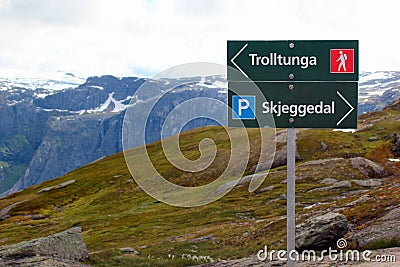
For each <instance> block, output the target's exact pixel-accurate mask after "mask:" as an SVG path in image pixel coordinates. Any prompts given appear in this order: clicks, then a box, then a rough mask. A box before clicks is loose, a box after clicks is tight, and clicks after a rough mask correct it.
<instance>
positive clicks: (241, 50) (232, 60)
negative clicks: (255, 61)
mask: <svg viewBox="0 0 400 267" xmlns="http://www.w3.org/2000/svg"><path fill="white" fill-rule="evenodd" d="M248 45H249V44H245V45H244V46H243V47H242V49H240V50H239V52H237V53H236V55H235V56H234V57H233V58H232V59H231V62H232V64H233V65H235V67H236V68H237V69H238V70H240V72H241V73H243V75H244V76H246V77H247V78H249V76H247V74H246V73H245V72H244V71H243V70H242V69H241V68H240V67H239V65H238V64H236V62H235V59H236V58H237V57H238V56H239V54H240V53H242V52H243V50H245V49H246V47H247V46H248Z"/></svg>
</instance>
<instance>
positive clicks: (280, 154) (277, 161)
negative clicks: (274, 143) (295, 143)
mask: <svg viewBox="0 0 400 267" xmlns="http://www.w3.org/2000/svg"><path fill="white" fill-rule="evenodd" d="M300 159H301V158H300V155H299V152H298V151H297V149H296V161H299V160H300ZM286 163H287V146H286V145H285V146H283V147H281V148H280V149H278V150H277V151H276V152H275V155H274V160H273V162H272V165H271V162H270V161H269V162H268V161H267V162H265V163H262V162H260V163H259V164H258V165H254V166H253V167H251V169H250V173H254V172H255V171H256V168H257V167H258V169H257V172H262V171H265V170H268V169H269V168H276V167H279V166H284V165H286Z"/></svg>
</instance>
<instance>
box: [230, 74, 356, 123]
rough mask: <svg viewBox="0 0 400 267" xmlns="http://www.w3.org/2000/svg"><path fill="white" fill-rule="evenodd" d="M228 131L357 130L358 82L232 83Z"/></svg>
mask: <svg viewBox="0 0 400 267" xmlns="http://www.w3.org/2000/svg"><path fill="white" fill-rule="evenodd" d="M228 87H229V94H228V104H229V107H231V109H230V111H229V112H228V118H229V121H228V126H229V127H243V126H244V127H249V128H254V127H257V128H258V127H260V128H262V127H274V128H291V127H295V128H342V129H355V128H357V105H358V83H357V82H297V83H296V82H293V83H288V82H256V83H255V84H254V83H252V82H229V84H228Z"/></svg>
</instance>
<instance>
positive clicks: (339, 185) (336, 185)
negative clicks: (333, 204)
mask: <svg viewBox="0 0 400 267" xmlns="http://www.w3.org/2000/svg"><path fill="white" fill-rule="evenodd" d="M350 187H351V183H350V181H347V180H344V181H339V182H336V183H333V184H331V185H329V186H324V187H319V188H316V189H312V190H310V191H308V192H314V191H328V190H332V189H342V188H350Z"/></svg>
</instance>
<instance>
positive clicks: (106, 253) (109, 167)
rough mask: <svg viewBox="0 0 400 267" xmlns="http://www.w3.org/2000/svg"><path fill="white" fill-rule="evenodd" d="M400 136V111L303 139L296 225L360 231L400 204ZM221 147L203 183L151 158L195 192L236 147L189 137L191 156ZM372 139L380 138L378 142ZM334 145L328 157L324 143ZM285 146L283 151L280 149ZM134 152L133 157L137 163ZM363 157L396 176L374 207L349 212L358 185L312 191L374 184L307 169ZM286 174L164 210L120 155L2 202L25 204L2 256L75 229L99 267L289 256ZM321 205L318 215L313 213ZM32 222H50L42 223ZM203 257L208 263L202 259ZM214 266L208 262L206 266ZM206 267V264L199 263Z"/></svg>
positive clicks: (355, 173)
mask: <svg viewBox="0 0 400 267" xmlns="http://www.w3.org/2000/svg"><path fill="white" fill-rule="evenodd" d="M399 131H400V107H399V104H397V105H394V106H392V107H390V108H388V109H385V110H383V111H380V112H375V113H370V114H365V115H363V116H361V117H360V126H359V130H358V131H357V132H355V133H344V132H336V131H332V130H302V131H300V132H299V133H298V141H297V145H298V151H299V153H300V156H301V158H302V160H301V162H299V163H298V167H297V169H296V176H297V181H296V201H297V208H296V213H297V223H298V222H301V221H302V220H303V219H305V218H306V217H309V216H310V215H312V214H316V213H319V212H323V211H325V210H329V209H332V208H335V209H338V208H339V209H340V208H342V209H341V210H342V213H343V214H344V215H346V217H347V218H348V219H349V220H350V221H351V222H352V223H353V224H354V226H355V227H356V228H357V227H359V228H362V227H363V226H364V225H365V223H367V222H368V221H369V220H371V219H372V218H376V217H378V216H380V215H382V214H383V213H384V212H385V209H386V208H387V207H391V206H396V205H398V204H399V203H400V201H399V200H400V199H399V198H400V188H399V187H394V186H393V184H395V183H396V182H400V176H399V172H398V170H399V167H400V163H399V162H389V161H388V158H393V157H394V156H393V155H392V154H391V147H392V146H393V144H392V143H393V140H392V139H393V138H392V135H393V134H394V133H399ZM248 132H249V135H250V136H251V149H252V154H251V159H250V163H249V164H248V168H247V170H249V169H250V168H251V167H252V166H253V165H254V164H256V162H257V155H258V153H259V140H260V139H259V132H258V130H257V129H249V130H248ZM205 137H210V138H212V139H214V140H216V144H217V147H218V149H219V150H218V154H217V158H216V161H215V162H214V163H213V164H212V165H211V166H210V168H208V169H207V170H205V171H203V172H200V173H198V174H189V173H183V172H181V171H179V170H177V169H174V168H173V167H172V166H170V165H169V164H168V163H167V161H166V159H165V157H164V155H163V154H162V152H161V145H160V143H159V142H156V143H153V144H151V145H149V149H148V151H149V155H150V158H151V159H152V161H153V162H154V163H155V164H156V166H158V167H157V168H158V170H159V171H160V172H161V173H163V174H164V175H165V176H166V177H168V178H169V179H170V180H171V181H173V182H175V183H177V184H181V185H185V186H194V185H202V184H205V183H208V182H210V181H212V180H213V179H215V177H216V176H217V175H218V174H219V173H221V171H223V167H224V166H226V162H227V159H228V157H227V155H228V153H229V147H230V146H229V139H228V137H227V135H226V132H225V131H224V129H223V128H221V127H205V128H200V129H195V130H192V131H189V132H186V133H183V134H182V135H181V137H180V143H181V148H182V150H183V153H184V154H185V155H186V156H187V157H188V158H192V159H195V158H197V157H198V156H199V151H198V142H199V140H201V139H203V138H205ZM371 137H374V139H373V140H375V138H376V140H375V141H371V139H370V138H371ZM322 142H323V143H325V144H326V145H327V148H326V149H321V143H322ZM280 145H281V144H278V147H279V146H280ZM134 152H135V150H132V151H131V153H134ZM357 155H359V156H362V157H365V158H368V159H371V160H373V161H375V162H378V163H380V164H381V165H382V166H385V168H386V169H387V171H388V172H390V173H391V174H392V175H391V176H389V177H387V178H385V179H383V180H382V182H383V185H382V186H380V187H378V188H370V189H368V190H369V193H368V194H369V195H371V196H373V197H372V199H370V200H368V201H367V202H365V203H362V204H360V205H356V206H351V207H348V206H346V204H347V203H349V202H351V201H353V200H355V199H357V198H359V196H360V194H362V193H365V190H363V188H361V187H360V186H359V185H356V184H354V183H352V186H351V187H350V188H345V189H337V190H329V191H312V192H310V190H312V189H315V188H318V187H323V186H325V185H323V184H321V183H320V181H321V180H322V179H323V178H327V177H329V178H335V179H337V180H339V181H341V180H350V179H360V180H362V179H366V177H365V176H364V175H363V174H362V173H361V172H360V171H359V170H357V169H355V168H353V167H352V166H351V164H350V163H349V161H346V160H343V161H331V162H328V163H326V164H311V165H310V164H303V163H305V162H308V161H311V160H315V159H328V158H335V157H345V158H348V157H351V156H357ZM285 176H286V170H285V167H278V168H276V169H274V170H273V171H272V172H271V173H270V175H269V176H268V177H267V179H266V181H265V182H264V184H263V185H262V186H261V187H260V188H265V187H267V186H271V185H272V186H273V190H269V191H265V192H263V193H250V192H248V189H247V188H248V186H247V185H242V186H238V187H237V188H235V189H234V190H233V191H231V192H230V193H229V194H227V195H226V196H225V197H223V198H222V199H220V200H218V201H216V202H214V203H212V204H209V205H206V206H201V207H196V208H178V207H172V206H169V205H166V204H164V203H160V202H159V201H157V200H155V199H153V198H151V197H150V196H148V195H147V194H146V193H144V192H143V191H142V190H141V189H140V188H139V187H138V186H137V184H136V183H135V181H134V180H133V179H132V177H131V176H130V174H129V171H128V169H127V167H126V164H125V160H124V157H123V154H122V153H119V154H116V155H113V156H110V157H107V158H104V159H101V160H99V161H97V162H94V163H92V164H89V165H87V166H85V167H82V168H80V169H77V170H75V171H73V172H70V173H68V174H67V175H65V176H63V177H60V178H58V179H55V180H52V181H48V182H45V183H43V184H40V185H35V186H33V187H30V188H28V189H26V190H24V191H22V192H19V193H16V194H14V195H11V196H9V197H7V198H4V199H1V200H0V210H1V209H3V208H5V207H7V206H9V205H11V204H13V203H17V202H20V203H19V204H17V205H16V206H15V207H14V208H12V209H11V210H10V212H9V213H8V214H9V215H10V217H9V218H7V219H5V220H2V221H0V246H1V245H7V244H13V243H16V242H19V241H22V240H29V239H32V238H36V237H41V236H45V235H49V234H52V233H56V232H60V231H63V230H65V229H67V228H69V227H72V226H81V227H82V228H83V237H84V240H85V242H86V243H87V245H88V247H89V251H90V262H89V264H90V265H95V266H187V265H190V264H198V263H201V262H207V261H210V259H211V258H212V259H214V260H218V259H228V258H238V257H244V256H248V255H250V254H253V253H255V252H257V251H258V250H259V249H260V248H262V247H263V246H264V244H265V245H269V246H273V247H274V248H275V249H279V248H283V247H284V246H285V238H286V237H285V234H286V218H285V215H286V207H285V205H286V200H285V199H284V197H282V195H284V194H285V191H286V184H285V183H284V180H285V178H286V177H285ZM70 180H75V182H74V183H71V184H69V185H67V186H66V187H64V188H59V189H53V190H50V191H47V192H41V193H38V191H40V190H41V189H44V188H47V187H50V186H56V185H59V184H61V183H63V182H66V181H70ZM317 202H320V205H319V206H316V207H314V208H310V209H309V208H306V209H304V207H307V206H309V205H312V204H315V203H317ZM33 215H42V216H44V217H42V219H37V218H34V217H33ZM123 247H133V248H135V249H136V250H138V251H139V252H140V255H134V254H131V255H125V254H122V253H121V252H120V251H119V248H123ZM200 256H205V257H200ZM206 256H208V257H207V258H206ZM199 258H200V260H198V259H199Z"/></svg>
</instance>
